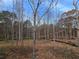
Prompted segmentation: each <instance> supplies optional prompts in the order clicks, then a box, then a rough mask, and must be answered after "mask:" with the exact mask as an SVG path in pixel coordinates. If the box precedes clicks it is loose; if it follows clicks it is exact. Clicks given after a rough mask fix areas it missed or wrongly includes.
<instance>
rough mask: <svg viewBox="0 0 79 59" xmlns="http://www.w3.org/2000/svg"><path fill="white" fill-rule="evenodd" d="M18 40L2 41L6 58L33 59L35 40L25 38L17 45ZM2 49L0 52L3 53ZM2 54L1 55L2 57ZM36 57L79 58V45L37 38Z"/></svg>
mask: <svg viewBox="0 0 79 59" xmlns="http://www.w3.org/2000/svg"><path fill="white" fill-rule="evenodd" d="M16 45H17V44H16V42H15V41H14V42H13V43H12V42H10V43H9V42H8V43H6V42H3V43H0V48H1V49H0V50H1V51H3V52H4V50H5V57H4V59H32V57H33V41H32V40H24V41H23V44H22V46H21V42H19V43H18V45H17V46H16ZM1 51H0V54H1ZM1 57H2V56H0V58H1ZM35 58H36V59H79V47H76V46H72V45H69V44H65V43H61V42H56V41H49V40H37V41H36V45H35Z"/></svg>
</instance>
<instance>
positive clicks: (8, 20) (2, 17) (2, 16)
mask: <svg viewBox="0 0 79 59" xmlns="http://www.w3.org/2000/svg"><path fill="white" fill-rule="evenodd" d="M13 15H15V14H14V13H12V12H9V11H2V12H1V13H0V22H2V24H3V25H4V26H2V27H1V28H2V29H3V32H4V33H5V34H3V36H5V40H6V39H11V37H12V36H11V27H12V26H11V25H12V17H13Z"/></svg>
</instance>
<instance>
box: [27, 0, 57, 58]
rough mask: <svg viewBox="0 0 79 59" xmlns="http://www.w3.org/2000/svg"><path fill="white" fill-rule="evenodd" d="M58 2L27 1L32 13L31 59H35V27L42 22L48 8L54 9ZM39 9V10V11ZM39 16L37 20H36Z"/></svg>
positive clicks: (51, 0)
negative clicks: (45, 5)
mask: <svg viewBox="0 0 79 59" xmlns="http://www.w3.org/2000/svg"><path fill="white" fill-rule="evenodd" d="M45 2H48V5H47V8H45V7H43V8H45V9H44V11H43V12H41V13H42V15H41V14H40V11H41V9H43V8H41V6H44V5H43V4H46V3H45ZM57 2H58V0H28V3H29V5H30V7H31V9H32V11H33V16H32V17H33V43H34V44H33V59H35V44H36V27H37V26H38V24H39V23H40V21H41V20H42V18H43V17H44V16H45V15H46V14H47V12H48V11H49V10H50V8H51V7H52V8H54V7H55V5H56V4H57ZM40 8H41V9H40ZM38 16H39V19H38V18H37V17H38Z"/></svg>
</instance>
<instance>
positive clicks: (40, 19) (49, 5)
mask: <svg viewBox="0 0 79 59" xmlns="http://www.w3.org/2000/svg"><path fill="white" fill-rule="evenodd" d="M53 2H54V1H53V0H52V2H51V3H50V5H49V7H48V9H47V10H46V11H45V13H44V14H43V15H42V16H41V17H40V19H39V20H38V24H39V23H40V21H41V20H42V18H43V17H44V16H45V15H46V14H47V12H48V11H49V10H50V8H51V6H52V4H53ZM57 3H58V0H57V1H56V3H55V5H54V6H53V7H52V8H54V7H55V6H56V5H57Z"/></svg>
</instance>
